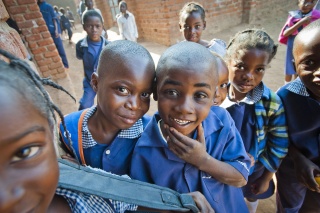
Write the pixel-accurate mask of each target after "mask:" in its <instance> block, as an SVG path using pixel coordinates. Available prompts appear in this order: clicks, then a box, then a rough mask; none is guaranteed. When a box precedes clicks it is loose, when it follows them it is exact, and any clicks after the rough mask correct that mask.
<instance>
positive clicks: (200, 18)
mask: <svg viewBox="0 0 320 213" xmlns="http://www.w3.org/2000/svg"><path fill="white" fill-rule="evenodd" d="M179 17H180V20H179V27H180V31H181V32H182V34H183V36H184V38H185V39H186V40H187V41H191V42H196V43H199V44H201V45H203V46H205V47H206V48H208V49H209V50H211V51H213V52H215V53H217V54H218V55H220V56H221V57H224V55H225V54H226V43H225V42H224V41H223V40H220V39H216V38H214V39H212V40H211V41H206V40H202V39H201V35H202V31H203V30H205V28H206V21H205V18H206V14H205V11H204V9H203V7H202V5H201V4H199V3H197V2H189V3H186V4H185V5H184V6H183V8H182V9H181V11H180V14H179Z"/></svg>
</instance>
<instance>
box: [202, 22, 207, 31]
mask: <svg viewBox="0 0 320 213" xmlns="http://www.w3.org/2000/svg"><path fill="white" fill-rule="evenodd" d="M206 27H207V22H206V21H203V30H205V29H206Z"/></svg>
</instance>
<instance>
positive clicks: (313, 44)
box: [293, 27, 320, 55]
mask: <svg viewBox="0 0 320 213" xmlns="http://www.w3.org/2000/svg"><path fill="white" fill-rule="evenodd" d="M319 46H320V27H317V28H314V29H311V30H308V31H307V32H302V33H301V35H299V36H297V37H296V39H295V42H294V47H293V50H294V51H293V55H296V54H299V53H297V52H300V51H302V50H305V49H312V50H314V51H316V52H317V53H318V52H319ZM297 50H299V51H297ZM300 53H301V52H300Z"/></svg>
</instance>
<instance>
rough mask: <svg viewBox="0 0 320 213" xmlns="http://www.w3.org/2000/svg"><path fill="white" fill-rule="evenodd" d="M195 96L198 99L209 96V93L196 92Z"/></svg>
mask: <svg viewBox="0 0 320 213" xmlns="http://www.w3.org/2000/svg"><path fill="white" fill-rule="evenodd" d="M194 97H195V98H196V99H204V98H207V97H208V95H207V94H206V93H203V92H199V93H196V94H195V95H194Z"/></svg>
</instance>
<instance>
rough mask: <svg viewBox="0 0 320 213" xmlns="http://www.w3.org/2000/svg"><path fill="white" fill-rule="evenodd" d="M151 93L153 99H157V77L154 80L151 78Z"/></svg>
mask: <svg viewBox="0 0 320 213" xmlns="http://www.w3.org/2000/svg"><path fill="white" fill-rule="evenodd" d="M152 93H153V100H155V101H158V93H157V79H156V78H154V80H153V84H152Z"/></svg>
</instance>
